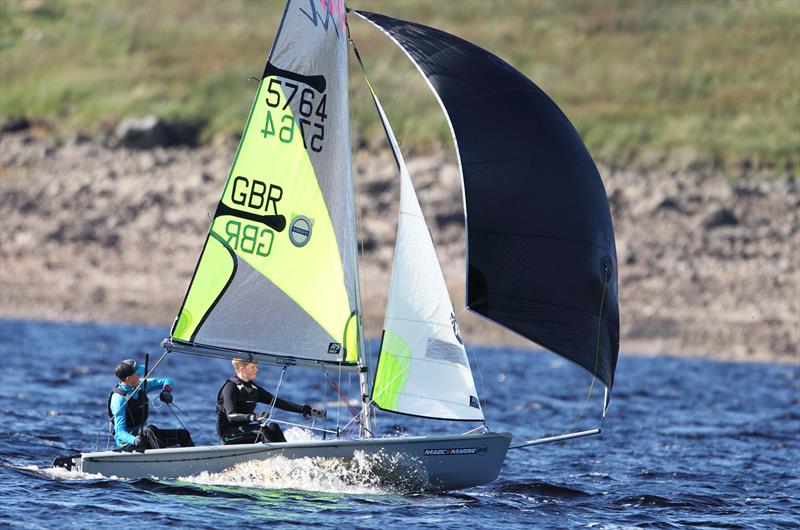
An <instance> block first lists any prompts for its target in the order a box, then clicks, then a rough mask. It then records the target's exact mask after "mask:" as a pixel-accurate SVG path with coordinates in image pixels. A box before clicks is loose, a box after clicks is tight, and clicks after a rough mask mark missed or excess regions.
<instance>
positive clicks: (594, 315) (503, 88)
mask: <svg viewBox="0 0 800 530" xmlns="http://www.w3.org/2000/svg"><path fill="white" fill-rule="evenodd" d="M356 13H357V14H359V15H360V16H362V17H363V18H365V19H367V20H369V21H370V22H372V23H373V24H374V25H376V26H378V27H379V28H380V29H382V30H383V31H384V32H385V33H386V34H387V35H388V36H389V37H390V38H391V39H392V40H393V41H394V42H395V43H396V44H397V45H398V46H399V47H400V48H401V49H402V50H403V51H405V52H406V54H407V55H408V56H409V57H410V58H411V60H412V61H413V62H414V63H415V64H416V66H417V67H418V68H419V69H420V71H421V72H422V73H423V74H424V75H425V77H426V78H427V80H428V82H429V84H430V86H431V87H432V89H433V91H434V92H435V94H436V96H437V97H438V99H439V101H440V103H441V105H442V107H443V108H444V111H445V114H446V115H447V117H448V120H449V122H450V126H451V129H452V131H453V134H454V137H455V140H456V146H457V150H458V155H459V161H460V165H461V173H462V178H463V185H464V198H465V210H466V226H467V306H468V307H469V308H470V309H471V310H472V311H474V312H476V313H479V314H481V315H484V316H485V317H487V318H489V319H491V320H492V321H494V322H497V323H498V324H501V325H503V326H505V327H507V328H509V329H511V330H513V331H515V332H517V333H519V334H521V335H523V336H524V337H527V338H529V339H531V340H532V341H534V342H536V343H538V344H540V345H542V346H544V347H545V348H547V349H549V350H552V351H553V352H555V353H557V354H559V355H561V356H563V357H565V358H567V359H570V360H572V361H573V362H575V363H577V364H578V365H580V366H582V367H584V368H585V369H586V370H588V371H589V372H591V373H592V374H594V375H596V376H597V377H598V378H599V379H600V380H601V381H603V382H604V383H605V384H606V385H607V386H608V388H609V389H610V388H611V386H612V385H613V382H614V370H615V368H616V364H617V355H618V351H619V305H618V297H617V256H616V245H615V242H614V230H613V226H612V223H611V212H610V210H609V206H608V199H607V197H606V192H605V188H604V187H603V183H602V180H601V178H600V174H599V173H598V171H597V167H596V166H595V164H594V161H593V160H592V157H591V155H590V154H589V151H588V150H587V149H586V146H585V145H584V144H583V141H582V140H581V138H580V136H579V135H578V133H577V131H576V130H575V128H574V127H573V126H572V124H571V123H570V122H569V120H568V119H567V117H566V116H565V115H564V113H563V112H561V110H560V109H559V108H558V107H557V106H556V104H555V103H554V102H553V101H552V100H551V99H550V98H549V97H548V96H547V95H546V94H545V93H544V92H543V91H542V90H541V89H540V88H539V87H538V86H536V85H535V84H534V83H533V82H532V81H531V80H530V79H528V78H527V77H525V76H524V75H523V74H521V73H520V72H519V71H517V70H516V69H515V68H514V67H512V66H510V65H509V64H508V63H506V62H505V61H503V60H502V59H500V58H498V57H497V56H495V55H493V54H491V53H489V52H487V51H486V50H484V49H482V48H480V47H478V46H475V45H474V44H471V43H469V42H467V41H465V40H463V39H460V38H458V37H455V36H453V35H450V34H449V33H445V32H443V31H440V30H437V29H434V28H431V27H428V26H424V25H422V24H416V23H413V22H406V21H402V20H397V19H394V18H391V17H387V16H383V15H378V14H375V13H368V12H364V11H356Z"/></svg>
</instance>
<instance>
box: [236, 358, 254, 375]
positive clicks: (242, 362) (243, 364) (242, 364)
mask: <svg viewBox="0 0 800 530" xmlns="http://www.w3.org/2000/svg"><path fill="white" fill-rule="evenodd" d="M231 364H232V365H233V369H234V370H236V371H237V372H238V371H239V370H244V369H245V368H247V367H248V366H249V365H251V364H256V363H255V361H248V360H247V359H231Z"/></svg>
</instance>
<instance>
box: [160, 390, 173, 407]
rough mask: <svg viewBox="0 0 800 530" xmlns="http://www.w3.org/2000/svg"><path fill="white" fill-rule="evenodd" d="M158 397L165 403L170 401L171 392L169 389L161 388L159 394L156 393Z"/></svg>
mask: <svg viewBox="0 0 800 530" xmlns="http://www.w3.org/2000/svg"><path fill="white" fill-rule="evenodd" d="M158 398H159V399H160V400H161V401H162V402H163V403H167V404H169V403H172V392H170V391H169V390H162V391H161V394H159V395H158Z"/></svg>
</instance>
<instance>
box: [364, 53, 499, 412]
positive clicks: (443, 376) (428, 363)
mask: <svg viewBox="0 0 800 530" xmlns="http://www.w3.org/2000/svg"><path fill="white" fill-rule="evenodd" d="M359 60H360V59H359ZM367 84H368V85H369V81H367ZM369 89H370V92H371V93H372V97H373V100H374V101H375V106H376V107H377V109H378V113H379V114H380V117H381V121H382V122H383V126H384V129H385V130H386V135H387V136H388V138H389V143H390V144H391V146H392V150H393V152H394V156H395V160H396V161H397V165H398V167H399V169H400V220H399V221H398V225H397V242H396V244H395V254H394V265H393V268H392V283H391V286H390V288H389V300H388V302H387V306H386V317H385V320H384V324H383V339H382V340H381V350H380V355H379V357H378V366H377V368H376V372H375V380H374V382H373V385H372V396H371V399H372V402H373V403H374V404H375V405H376V406H377V407H378V408H380V409H382V410H386V411H390V412H396V413H400V414H409V415H413V416H421V417H426V418H436V419H447V420H474V421H482V420H483V419H484V417H483V411H482V410H481V408H480V402H479V400H478V393H477V391H476V390H475V382H474V380H473V378H472V371H471V370H470V366H469V361H468V359H467V353H466V351H465V350H464V344H463V341H462V339H461V334H460V332H459V330H458V323H457V322H456V317H455V313H454V311H453V304H452V302H451V300H450V294H449V293H448V292H447V285H446V284H445V281H444V276H443V275H442V269H441V267H440V266H439V261H438V259H437V257H436V251H435V249H434V246H433V241H432V240H431V235H430V231H429V230H428V225H427V224H426V223H425V217H424V216H423V214H422V209H421V208H420V204H419V200H418V199H417V194H416V192H415V191H414V185H413V184H412V182H411V176H410V175H409V172H408V168H407V167H406V164H405V161H404V160H403V155H402V153H401V152H400V147H399V145H398V144H397V139H396V138H395V136H394V132H393V131H392V128H391V125H390V124H389V120H388V119H387V117H386V114H385V113H384V111H383V108H382V106H381V104H380V101H379V100H378V97H377V95H376V94H375V92H374V90H372V87H371V86H370V87H369Z"/></svg>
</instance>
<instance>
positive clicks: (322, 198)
mask: <svg viewBox="0 0 800 530" xmlns="http://www.w3.org/2000/svg"><path fill="white" fill-rule="evenodd" d="M344 16H345V15H344V4H343V2H342V1H341V0H331V1H329V2H322V3H320V2H308V1H298V0H289V1H288V2H287V6H286V10H285V12H284V15H283V20H282V22H281V26H280V29H279V30H278V34H277V36H276V37H275V42H274V44H273V47H272V51H271V52H270V56H269V59H268V62H267V65H266V68H265V69H264V74H263V76H262V79H261V82H260V84H259V87H258V92H257V94H256V97H255V101H254V102H253V106H252V109H251V111H250V116H249V118H248V120H247V125H246V126H245V130H244V133H243V135H242V139H241V142H240V144H239V149H238V151H237V153H236V157H235V159H234V162H233V166H232V167H231V171H230V174H229V176H228V180H227V182H226V184H225V189H224V191H223V193H222V198H221V199H220V201H219V205H218V206H217V209H216V212H215V214H214V218H213V221H212V224H211V228H210V230H209V234H208V237H207V239H206V242H205V245H204V247H203V251H202V254H201V256H200V260H199V262H198V264H197V268H196V270H195V273H194V277H193V278H192V282H191V284H190V286H189V290H188V292H187V293H186V297H185V299H184V302H183V305H182V306H181V309H180V312H179V314H178V317H177V319H176V320H175V324H174V326H173V328H172V331H171V339H172V341H173V344H174V349H176V350H184V351H195V352H198V353H203V352H214V353H219V354H221V355H229V356H241V355H242V354H249V355H250V356H251V357H252V358H254V359H256V360H270V359H272V360H274V359H275V358H276V357H277V358H281V359H285V358H291V359H293V360H294V361H302V362H306V364H307V363H308V361H311V362H312V363H319V362H323V363H336V364H344V365H355V364H356V363H357V359H358V355H357V348H358V338H359V335H360V331H359V327H360V325H359V318H358V314H359V295H358V271H357V241H356V228H355V214H354V212H355V205H354V190H353V183H352V162H351V150H350V143H349V141H350V124H349V111H348V109H349V107H348V88H347V79H348V74H347V70H348V69H347V51H348V50H347V35H346V28H345V20H344Z"/></svg>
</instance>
